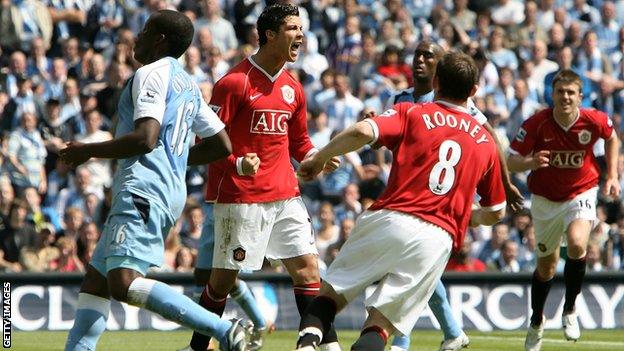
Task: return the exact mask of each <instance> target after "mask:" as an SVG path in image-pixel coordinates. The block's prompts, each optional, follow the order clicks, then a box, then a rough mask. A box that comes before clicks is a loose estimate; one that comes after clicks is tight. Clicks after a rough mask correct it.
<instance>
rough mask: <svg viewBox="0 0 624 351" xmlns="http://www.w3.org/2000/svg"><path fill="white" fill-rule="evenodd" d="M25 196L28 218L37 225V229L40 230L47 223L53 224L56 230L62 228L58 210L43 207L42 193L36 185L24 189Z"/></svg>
mask: <svg viewBox="0 0 624 351" xmlns="http://www.w3.org/2000/svg"><path fill="white" fill-rule="evenodd" d="M23 198H24V200H25V201H26V203H27V204H28V207H29V208H28V215H27V219H28V221H30V222H31V223H32V224H34V226H35V230H37V231H38V230H40V229H41V228H43V227H44V226H45V225H48V224H52V226H53V227H54V231H55V232H58V231H60V230H61V220H60V218H59V216H58V215H57V213H56V211H55V210H54V209H53V208H51V207H41V195H40V194H39V192H38V191H37V189H36V188H34V187H28V188H25V189H24V192H23Z"/></svg>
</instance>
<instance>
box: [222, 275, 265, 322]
mask: <svg viewBox="0 0 624 351" xmlns="http://www.w3.org/2000/svg"><path fill="white" fill-rule="evenodd" d="M230 296H232V298H233V299H234V301H236V303H237V304H238V305H239V306H240V307H241V308H242V309H243V311H245V314H247V316H248V317H249V318H250V319H251V321H252V322H253V324H254V328H258V329H262V328H264V327H266V321H265V319H264V316H263V315H262V312H260V309H259V308H258V304H257V303H256V299H255V298H254V296H253V294H252V293H251V290H249V287H248V286H247V283H245V282H244V281H242V280H238V281H237V282H236V285H234V289H232V291H230Z"/></svg>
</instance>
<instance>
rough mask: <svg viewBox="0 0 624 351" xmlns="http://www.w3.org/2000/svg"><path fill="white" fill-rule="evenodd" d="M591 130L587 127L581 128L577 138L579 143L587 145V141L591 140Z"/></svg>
mask: <svg viewBox="0 0 624 351" xmlns="http://www.w3.org/2000/svg"><path fill="white" fill-rule="evenodd" d="M591 136H592V134H591V132H590V131H589V130H587V129H583V130H581V131H580V132H579V133H578V139H579V143H581V144H583V145H587V144H589V142H590V141H591Z"/></svg>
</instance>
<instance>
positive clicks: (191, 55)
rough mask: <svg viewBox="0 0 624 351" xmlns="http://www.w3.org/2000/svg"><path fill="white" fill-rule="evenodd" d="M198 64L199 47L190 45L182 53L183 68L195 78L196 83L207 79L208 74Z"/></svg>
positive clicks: (199, 56)
mask: <svg viewBox="0 0 624 351" xmlns="http://www.w3.org/2000/svg"><path fill="white" fill-rule="evenodd" d="M200 64H201V55H200V53H199V49H197V47H195V46H190V47H189V48H188V49H187V50H186V52H185V53H184V70H185V71H186V73H188V74H189V75H190V76H191V77H192V78H193V79H194V80H195V82H196V83H197V84H199V83H201V82H203V81H205V80H208V76H207V75H206V72H204V70H203V69H202V68H201V67H200ZM208 101H210V100H208Z"/></svg>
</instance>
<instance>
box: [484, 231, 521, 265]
mask: <svg viewBox="0 0 624 351" xmlns="http://www.w3.org/2000/svg"><path fill="white" fill-rule="evenodd" d="M488 268H489V269H490V270H493V271H498V272H505V273H518V272H520V263H519V262H518V243H517V242H515V241H513V240H510V239H508V240H505V242H503V245H501V248H500V255H499V257H498V258H497V259H495V260H492V261H490V262H488Z"/></svg>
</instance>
